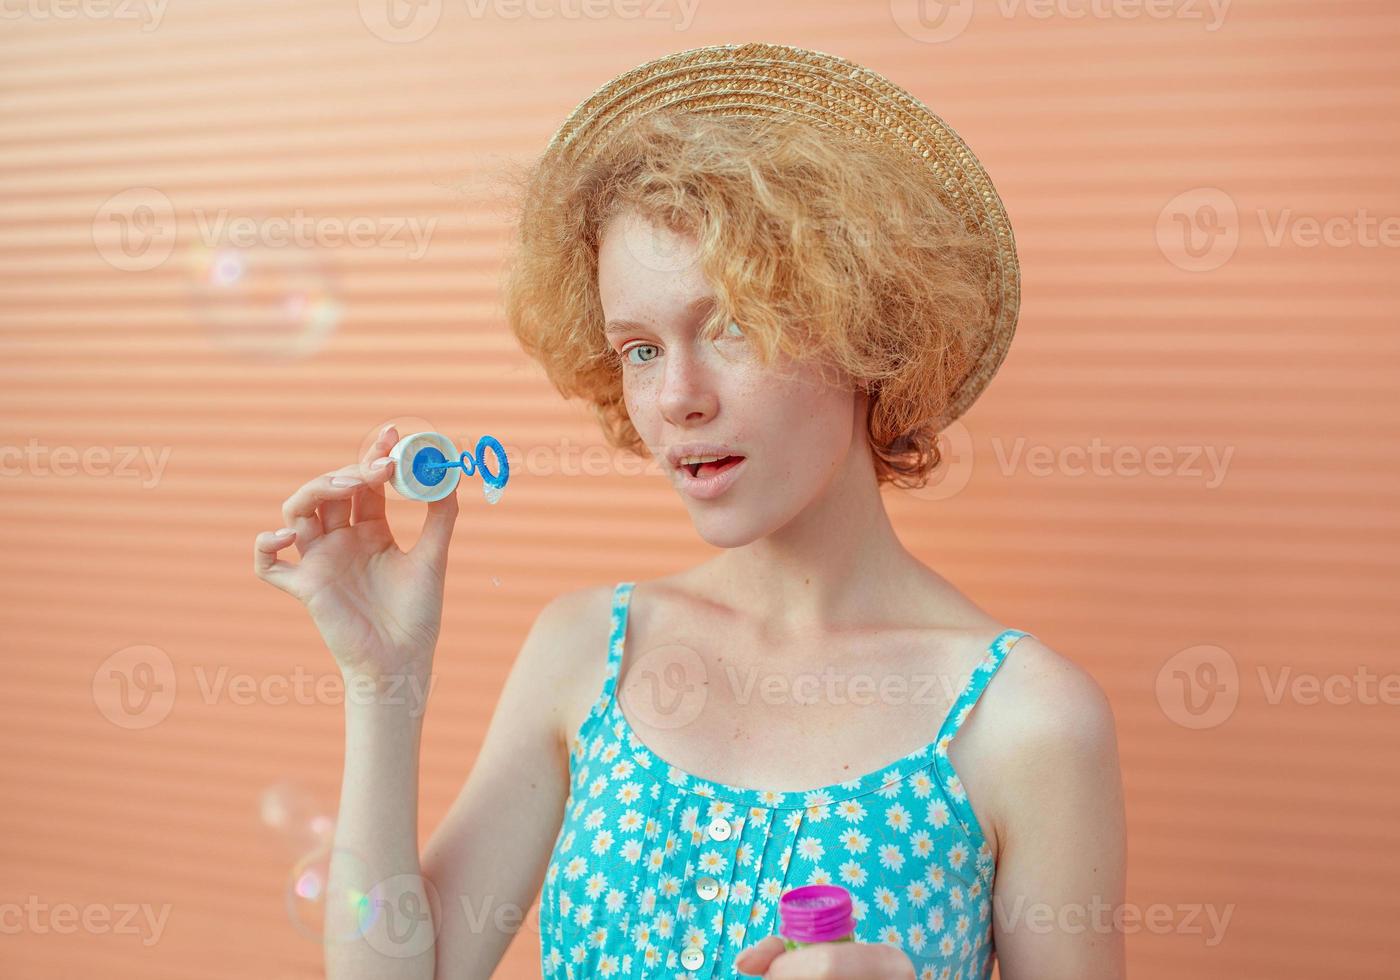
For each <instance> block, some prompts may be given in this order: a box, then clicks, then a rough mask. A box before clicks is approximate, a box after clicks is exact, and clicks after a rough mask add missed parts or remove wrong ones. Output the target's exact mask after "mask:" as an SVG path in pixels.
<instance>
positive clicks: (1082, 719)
mask: <svg viewBox="0 0 1400 980" xmlns="http://www.w3.org/2000/svg"><path fill="white" fill-rule="evenodd" d="M997 678H998V679H997V681H996V683H995V684H992V685H989V687H988V689H987V693H986V694H985V695H984V697H985V698H986V700H987V702H988V703H987V704H986V705H984V706H983V707H984V709H985V710H986V712H987V714H989V715H995V716H997V726H996V727H997V729H998V730H999V731H1001V732H1004V733H1005V734H1006V736H1007V737H1006V738H1005V739H1001V740H999V744H1000V747H1001V750H1002V751H1004V752H1008V753H1011V754H1015V753H1017V752H1018V751H1021V752H1024V751H1026V750H1034V749H1035V746H1034V745H1031V744H1028V742H1027V740H1028V739H1035V740H1042V739H1052V740H1053V741H1055V742H1056V743H1059V744H1061V745H1063V744H1065V743H1073V742H1082V741H1084V740H1091V741H1092V740H1095V739H1102V738H1106V737H1112V735H1113V730H1114V720H1113V708H1112V706H1111V705H1110V703H1109V700H1108V696H1107V695H1106V694H1105V693H1104V690H1103V688H1102V687H1101V686H1100V685H1099V682H1098V681H1097V680H1095V679H1094V676H1093V675H1092V674H1090V673H1089V672H1088V671H1087V670H1085V669H1084V668H1083V667H1081V666H1080V665H1079V664H1077V663H1075V662H1074V661H1073V660H1072V659H1070V658H1069V657H1067V656H1065V655H1064V654H1061V653H1059V652H1057V651H1055V650H1052V649H1051V648H1050V647H1048V646H1047V645H1046V644H1045V643H1043V642H1042V641H1041V640H1039V639H1038V638H1036V637H1035V636H1034V635H1026V636H1022V637H1020V638H1019V639H1017V640H1016V642H1015V644H1014V646H1013V647H1012V650H1011V653H1009V654H1008V655H1007V657H1006V660H1005V661H1004V662H1003V663H1002V665H1001V667H1000V668H998V670H997Z"/></svg>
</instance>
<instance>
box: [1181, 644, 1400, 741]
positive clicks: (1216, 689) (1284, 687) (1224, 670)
mask: <svg viewBox="0 0 1400 980" xmlns="http://www.w3.org/2000/svg"><path fill="white" fill-rule="evenodd" d="M1255 673H1256V676H1257V677H1258V681H1259V691H1260V693H1261V694H1262V696H1263V699H1264V703H1265V704H1268V705H1279V704H1282V703H1283V702H1285V701H1288V702H1290V703H1292V704H1297V705H1305V706H1306V705H1317V704H1329V705H1357V704H1359V705H1365V706H1375V705H1387V706H1389V707H1395V706H1397V705H1400V673H1397V672H1390V673H1384V674H1378V673H1376V672H1374V671H1373V670H1371V668H1370V667H1368V666H1367V665H1365V664H1357V665H1356V666H1355V667H1354V668H1352V669H1351V670H1349V671H1333V672H1331V673H1328V674H1316V673H1311V672H1307V671H1302V672H1295V671H1294V669H1293V667H1292V666H1287V665H1285V666H1279V667H1271V666H1270V665H1267V664H1261V665H1260V666H1259V667H1258V668H1256V671H1255ZM1242 687H1243V685H1242V683H1241V680H1240V670H1239V667H1238V665H1237V664H1236V663H1235V658H1234V657H1233V656H1231V655H1230V652H1229V651H1228V650H1225V649H1224V648H1223V647H1218V646H1214V645H1212V644H1198V645H1196V646H1191V647H1187V648H1186V649H1184V650H1180V651H1178V652H1177V653H1175V654H1173V655H1172V656H1171V657H1169V658H1167V660H1166V662H1165V663H1163V664H1162V666H1161V667H1160V668H1159V669H1158V671H1157V680H1156V695H1157V705H1158V707H1160V708H1161V709H1162V713H1163V714H1164V715H1166V717H1167V718H1168V719H1169V720H1170V721H1172V722H1175V723H1176V724H1178V725H1181V726H1182V727H1183V728H1194V729H1201V728H1214V727H1216V726H1217V725H1220V724H1223V723H1224V722H1225V721H1226V720H1227V719H1228V718H1229V717H1230V716H1231V715H1232V714H1234V712H1235V708H1236V706H1237V705H1238V704H1239V701H1240V697H1241V695H1242V693H1243V691H1242Z"/></svg>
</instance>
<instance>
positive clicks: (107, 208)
mask: <svg viewBox="0 0 1400 980" xmlns="http://www.w3.org/2000/svg"><path fill="white" fill-rule="evenodd" d="M177 232H178V228H177V225H176V221H175V206H174V205H173V204H171V202H170V198H169V197H168V196H166V194H165V192H164V191H160V190H157V189H156V188H154V187H129V188H127V189H126V190H124V191H120V192H118V193H116V194H113V195H112V196H111V197H109V198H107V200H106V201H104V202H103V203H102V206H101V207H100V208H98V209H97V214H96V215H94V216H93V219H92V243H93V245H94V246H96V248H97V254H98V255H100V256H102V258H103V259H104V260H105V261H106V262H107V264H108V265H110V266H111V267H112V268H114V269H117V270H119V271H121V272H145V271H146V270H148V269H154V268H155V267H156V266H158V265H160V264H161V263H163V262H164V261H165V260H166V259H168V258H169V257H170V253H171V251H173V250H174V248H175V237H176V234H177Z"/></svg>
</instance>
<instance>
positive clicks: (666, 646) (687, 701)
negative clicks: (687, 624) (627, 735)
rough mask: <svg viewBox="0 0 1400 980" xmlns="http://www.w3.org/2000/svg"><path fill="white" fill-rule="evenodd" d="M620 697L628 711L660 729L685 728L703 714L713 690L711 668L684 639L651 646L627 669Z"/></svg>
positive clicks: (646, 723)
mask: <svg viewBox="0 0 1400 980" xmlns="http://www.w3.org/2000/svg"><path fill="white" fill-rule="evenodd" d="M626 679H627V684H626V687H625V688H624V689H623V690H622V691H621V692H619V694H618V698H619V700H621V701H622V704H623V706H624V707H626V709H627V713H628V714H629V715H631V716H632V717H633V718H636V719H638V720H639V721H641V722H642V723H643V724H645V725H647V726H649V727H651V728H657V729H674V728H682V727H684V726H686V725H689V724H690V723H691V722H693V721H694V720H695V719H696V718H698V717H699V716H700V712H701V710H702V709H704V707H705V700H706V698H707V697H708V692H709V687H708V684H709V672H708V671H707V670H706V668H705V662H704V660H702V659H701V657H700V654H698V653H696V652H695V650H694V649H692V648H691V647H688V646H686V645H685V644H684V643H663V644H661V645H659V646H654V647H652V648H651V649H649V650H647V651H646V652H645V653H643V654H642V655H641V656H640V657H638V658H637V659H636V661H635V662H634V663H633V664H632V666H631V667H630V668H629V669H628V671H627V678H626Z"/></svg>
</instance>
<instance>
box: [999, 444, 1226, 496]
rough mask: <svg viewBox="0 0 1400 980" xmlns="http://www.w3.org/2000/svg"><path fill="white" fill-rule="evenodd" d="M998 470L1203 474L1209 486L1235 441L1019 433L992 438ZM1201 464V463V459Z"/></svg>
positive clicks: (1220, 477)
mask: <svg viewBox="0 0 1400 980" xmlns="http://www.w3.org/2000/svg"><path fill="white" fill-rule="evenodd" d="M992 443H993V448H994V449H995V451H996V458H997V464H998V466H999V467H1000V469H1001V472H1002V473H1003V474H1005V475H1008V476H1009V475H1011V474H1012V473H1014V472H1015V471H1016V470H1017V469H1019V468H1021V467H1022V466H1024V468H1025V470H1026V472H1028V473H1030V474H1031V475H1032V476H1038V477H1046V476H1070V477H1081V476H1106V477H1135V476H1143V475H1146V476H1153V477H1169V478H1172V479H1190V480H1202V481H1203V482H1204V486H1205V487H1206V489H1208V490H1214V489H1215V488H1217V487H1219V486H1220V485H1221V484H1222V483H1223V482H1225V471H1226V470H1227V469H1229V467H1230V459H1231V457H1233V456H1234V455H1235V447H1234V446H1226V447H1224V449H1223V450H1222V449H1220V448H1219V447H1217V446H1202V445H1181V446H1167V445H1156V446H1144V447H1139V446H1110V445H1108V444H1106V443H1104V442H1103V440H1101V439H1099V438H1098V437H1095V438H1093V439H1091V440H1090V441H1089V444H1088V445H1087V446H1061V447H1059V448H1055V447H1052V446H1031V447H1029V448H1027V447H1026V440H1025V439H1024V438H1019V439H1017V440H1016V441H1015V442H1014V443H1012V444H1011V446H1010V447H1009V449H1008V447H1006V446H1005V445H1004V444H1003V443H1002V442H1001V440H999V439H994V440H992ZM1203 463H1204V464H1206V465H1204V466H1203V465H1202V464H1203Z"/></svg>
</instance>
